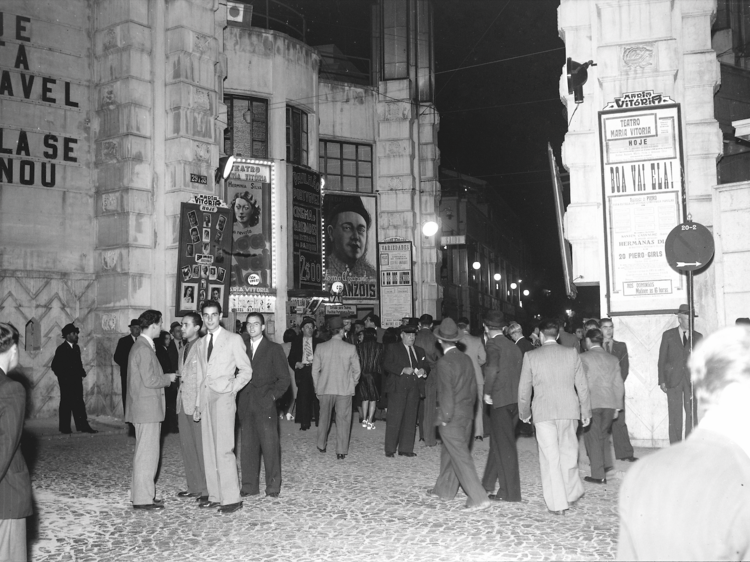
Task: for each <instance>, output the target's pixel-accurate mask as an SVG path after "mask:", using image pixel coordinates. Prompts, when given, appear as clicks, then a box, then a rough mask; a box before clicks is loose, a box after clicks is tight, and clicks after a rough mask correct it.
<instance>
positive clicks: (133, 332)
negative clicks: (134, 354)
mask: <svg viewBox="0 0 750 562" xmlns="http://www.w3.org/2000/svg"><path fill="white" fill-rule="evenodd" d="M128 327H129V328H130V334H128V335H127V336H124V337H122V338H120V339H119V341H118V342H117V348H116V349H115V363H117V364H118V365H119V366H120V383H121V385H122V386H121V388H122V414H123V416H124V415H125V404H126V402H127V394H128V355H130V350H131V349H132V348H133V344H134V343H135V342H136V340H137V339H138V336H140V335H141V324H140V322H138V318H133V319H132V320H131V321H130V326H128Z"/></svg>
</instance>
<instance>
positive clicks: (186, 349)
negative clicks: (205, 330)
mask: <svg viewBox="0 0 750 562" xmlns="http://www.w3.org/2000/svg"><path fill="white" fill-rule="evenodd" d="M183 349H184V350H185V351H183V352H182V362H183V363H184V362H185V361H187V352H188V346H187V345H185V346H183Z"/></svg>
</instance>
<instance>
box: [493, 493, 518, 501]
mask: <svg viewBox="0 0 750 562" xmlns="http://www.w3.org/2000/svg"><path fill="white" fill-rule="evenodd" d="M487 497H488V498H489V499H491V500H492V501H493V502H516V503H517V502H520V501H521V500H508V499H506V498H503V497H501V496H499V495H498V494H490V495H489V496H487Z"/></svg>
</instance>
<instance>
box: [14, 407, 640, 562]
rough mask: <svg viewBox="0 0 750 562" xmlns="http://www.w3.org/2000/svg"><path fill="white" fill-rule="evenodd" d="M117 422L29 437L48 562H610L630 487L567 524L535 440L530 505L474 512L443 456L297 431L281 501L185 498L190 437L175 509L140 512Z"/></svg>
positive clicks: (175, 458) (166, 471)
mask: <svg viewBox="0 0 750 562" xmlns="http://www.w3.org/2000/svg"><path fill="white" fill-rule="evenodd" d="M103 421H104V422H106V423H97V422H102V420H96V419H95V420H94V424H93V425H94V426H95V427H97V428H98V429H100V430H105V431H103V432H102V433H100V434H98V435H93V436H89V435H83V434H77V435H76V434H74V435H73V436H59V435H57V434H56V432H55V431H46V432H45V431H43V427H42V426H44V424H39V423H38V424H37V426H38V427H36V428H35V427H31V433H30V434H28V435H27V439H28V440H29V441H30V442H27V443H26V447H25V449H26V452H27V455H28V456H29V457H31V458H30V459H29V460H30V463H29V464H30V465H31V466H32V473H33V487H34V496H35V501H36V511H37V515H36V516H35V518H33V519H32V520H31V521H30V533H31V534H32V535H34V536H33V538H32V540H31V545H30V556H31V560H32V561H34V562H42V561H48V560H49V561H52V560H55V561H58V560H64V561H74V560H75V561H77V562H84V561H91V562H101V561H110V560H112V561H115V560H117V561H119V560H122V561H127V560H132V561H139V562H140V561H150V560H154V561H159V562H164V561H173V560H174V561H184V560H190V561H203V560H207V561H210V560H222V561H233V560H253V561H256V560H264V561H265V560H269V561H270V560H278V561H284V562H290V561H294V562H305V561H310V562H317V561H338V560H363V561H365V560H366V561H368V562H370V561H388V562H395V561H422V560H424V561H430V562H442V561H489V560H542V559H547V560H549V559H554V560H605V559H613V558H614V554H615V552H616V540H617V524H618V521H617V510H616V507H617V505H616V504H617V492H618V489H619V485H620V479H619V477H618V476H617V475H613V476H614V477H613V476H610V480H609V483H608V484H607V485H606V486H595V485H591V484H584V486H585V487H586V495H585V497H584V498H583V499H582V500H581V501H580V502H579V505H578V506H577V507H575V508H573V509H571V510H570V511H569V512H568V514H567V516H565V517H560V516H555V515H552V514H550V513H548V512H547V510H546V506H545V504H544V500H543V498H542V490H541V480H540V475H539V465H538V455H537V452H536V442H535V441H534V440H533V439H528V438H522V439H520V440H519V453H520V464H521V483H522V493H523V496H524V501H523V502H522V503H520V504H508V503H503V502H498V503H496V504H494V503H493V505H492V508H491V509H490V510H487V511H480V512H474V513H465V512H463V505H464V503H465V496H464V495H463V492H460V491H459V495H458V497H457V498H456V499H454V500H453V501H441V500H439V499H437V498H433V497H428V496H427V495H426V494H425V490H426V489H427V488H430V487H432V485H433V484H434V482H435V479H436V477H437V473H438V467H439V457H440V447H439V446H438V447H433V448H426V447H424V446H419V445H418V446H417V448H416V449H415V450H416V452H417V453H418V456H417V457H416V458H412V459H409V458H406V457H396V458H393V459H388V458H386V457H385V456H384V453H383V438H384V429H385V423H384V422H378V423H377V429H376V430H374V431H366V430H365V429H363V428H362V427H361V426H359V425H355V426H354V427H353V430H352V439H351V446H350V454H349V456H348V457H347V458H346V460H344V461H339V460H337V459H336V455H335V444H334V443H335V432H332V433H331V435H330V438H329V445H328V451H329V452H328V453H326V454H321V453H319V452H318V451H317V450H316V447H315V430H314V428H313V430H311V431H307V432H301V431H298V427H299V426H298V425H296V424H294V423H292V422H286V421H284V422H281V429H282V448H283V453H282V456H283V459H282V471H283V472H282V477H283V483H282V489H281V495H280V497H279V498H278V499H270V498H266V497H264V496H263V493H261V496H258V497H256V498H250V499H249V501H245V504H244V509H242V510H241V511H239V512H237V513H235V514H232V515H228V516H227V515H220V514H218V513H217V512H216V511H215V510H209V511H204V510H199V509H198V508H197V507H196V505H195V502H194V501H188V500H180V499H177V498H176V496H175V494H176V493H177V492H178V491H179V490H181V489H183V488H184V475H183V467H182V460H181V456H180V448H179V435H176V434H172V435H169V436H167V437H166V439H165V442H164V447H163V461H162V466H161V473H160V476H159V480H158V483H157V495H159V496H163V497H164V498H165V500H166V509H165V510H163V511H159V512H139V511H134V510H133V509H132V508H131V506H130V501H129V489H130V475H131V467H132V460H133V449H134V445H135V440H134V439H133V438H129V437H127V436H126V435H125V434H124V432H123V431H122V429H121V428H122V425H121V424H118V423H117V422H116V421H107V420H103ZM355 422H356V418H355ZM31 425H32V426H33V420H32V424H31ZM44 427H46V426H44ZM107 430H108V431H107ZM34 440H35V443H33V442H31V441H34ZM488 449H489V444H488V441H484V442H481V443H477V446H476V447H475V451H474V459H475V463H476V465H477V470H478V472H479V474H480V475H481V473H482V471H483V469H484V465H485V463H486V460H487V453H488ZM642 452H643V451H639V453H642ZM618 464H620V463H619V462H618ZM622 464H623V465H626V464H627V463H622ZM620 468H626V467H625V466H623V467H620ZM582 469H583V470H586V472H582V475H585V474H587V473H588V472H587V470H588V467H582ZM262 488H263V484H262V483H261V489H262Z"/></svg>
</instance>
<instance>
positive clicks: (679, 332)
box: [659, 304, 703, 443]
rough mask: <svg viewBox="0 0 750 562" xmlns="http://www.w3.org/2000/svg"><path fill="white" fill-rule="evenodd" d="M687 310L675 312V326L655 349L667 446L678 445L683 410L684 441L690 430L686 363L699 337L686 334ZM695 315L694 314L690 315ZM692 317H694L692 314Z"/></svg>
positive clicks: (688, 383) (687, 326) (691, 406)
mask: <svg viewBox="0 0 750 562" xmlns="http://www.w3.org/2000/svg"><path fill="white" fill-rule="evenodd" d="M689 314H690V312H689V308H688V305H686V304H681V305H680V308H679V309H678V310H677V322H678V324H679V325H678V326H677V327H676V328H672V329H671V330H667V331H666V332H664V333H663V334H662V337H661V346H660V347H659V388H661V389H662V391H663V392H664V393H666V395H667V410H668V412H669V442H670V443H676V442H678V441H682V410H683V407H684V409H685V437H687V436H688V435H689V434H690V431H691V430H692V429H693V400H692V396H691V390H690V371H689V370H688V366H687V362H688V358H689V357H690V349H691V341H692V345H695V344H697V343H698V342H699V341H700V340H701V338H702V337H703V334H701V333H700V332H696V331H693V335H692V337H691V336H690V334H689V333H688V331H689V330H690V318H689V316H688V315H689ZM693 314H695V312H693ZM695 316H698V315H697V314H695Z"/></svg>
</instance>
